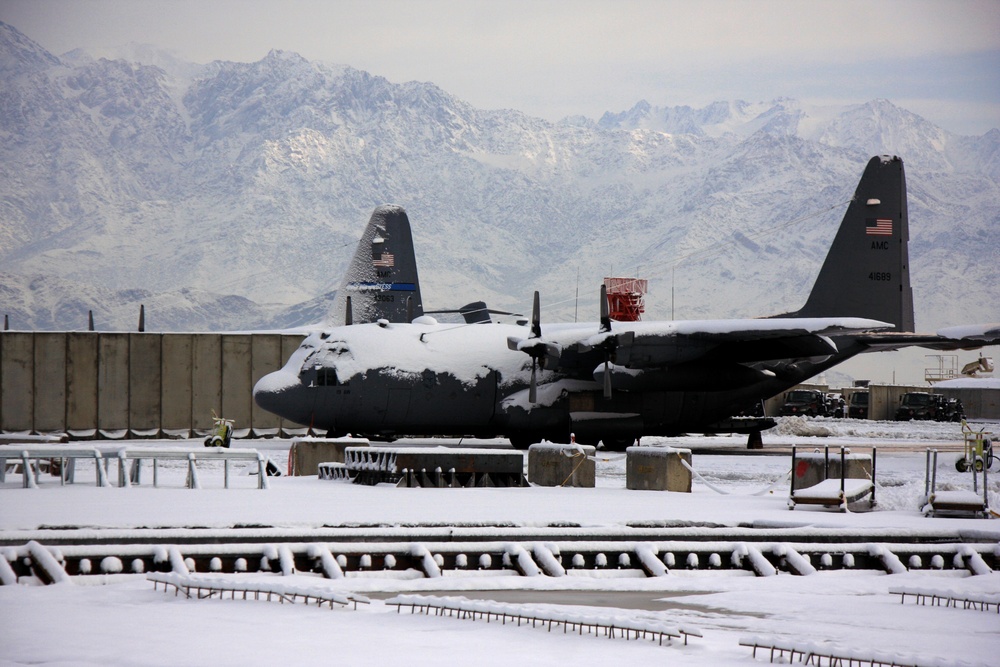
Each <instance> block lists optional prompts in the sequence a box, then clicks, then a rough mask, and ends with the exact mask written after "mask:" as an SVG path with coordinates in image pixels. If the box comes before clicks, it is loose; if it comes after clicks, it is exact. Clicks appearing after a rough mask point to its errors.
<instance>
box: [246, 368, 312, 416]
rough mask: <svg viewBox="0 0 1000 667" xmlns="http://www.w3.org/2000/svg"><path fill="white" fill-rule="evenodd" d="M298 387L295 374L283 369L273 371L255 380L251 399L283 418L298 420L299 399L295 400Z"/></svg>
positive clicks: (297, 379)
mask: <svg viewBox="0 0 1000 667" xmlns="http://www.w3.org/2000/svg"><path fill="white" fill-rule="evenodd" d="M300 387H301V383H300V382H299V378H298V377H297V376H295V375H293V374H291V373H288V372H286V371H283V370H281V371H275V372H274V373H268V374H267V375H265V376H264V377H262V378H261V379H260V380H258V381H257V384H256V385H254V388H253V400H254V402H255V403H257V405H258V406H259V407H261V408H263V409H264V410H267V411H268V412H272V413H274V414H276V415H278V416H279V417H282V418H283V419H289V420H291V421H300V420H299V419H297V418H296V417H297V416H298V414H297V413H298V412H301V408H298V404H299V403H300V401H296V400H295V395H296V394H297V393H299V392H298V390H299V389H300ZM297 408H298V409H297Z"/></svg>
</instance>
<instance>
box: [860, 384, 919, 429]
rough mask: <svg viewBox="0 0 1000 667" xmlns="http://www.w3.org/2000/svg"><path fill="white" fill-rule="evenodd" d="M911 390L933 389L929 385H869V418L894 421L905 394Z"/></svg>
mask: <svg viewBox="0 0 1000 667" xmlns="http://www.w3.org/2000/svg"><path fill="white" fill-rule="evenodd" d="M911 391H927V392H929V391H932V388H931V387H928V386H927V385H910V386H906V385H888V384H872V385H869V386H868V418H869V419H879V420H882V421H892V420H893V419H895V418H896V409H897V408H898V407H899V402H900V401H901V400H903V394H907V393H909V392H911Z"/></svg>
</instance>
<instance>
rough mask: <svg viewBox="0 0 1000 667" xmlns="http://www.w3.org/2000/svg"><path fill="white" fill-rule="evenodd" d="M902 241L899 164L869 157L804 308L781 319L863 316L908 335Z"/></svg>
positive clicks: (909, 295)
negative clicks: (886, 324) (879, 321)
mask: <svg viewBox="0 0 1000 667" xmlns="http://www.w3.org/2000/svg"><path fill="white" fill-rule="evenodd" d="M908 240H909V221H908V218H907V212H906V176H905V174H904V173H903V161H902V160H901V159H900V158H898V157H895V156H892V157H890V156H880V157H873V158H872V159H871V160H870V161H869V162H868V166H867V167H866V168H865V173H864V174H863V175H862V177H861V181H860V183H858V189H857V190H856V191H855V193H854V199H853V201H852V202H851V204H850V206H848V208H847V213H846V214H845V215H844V220H843V222H841V223H840V230H839V231H838V232H837V236H836V238H835V239H834V240H833V245H832V246H831V247H830V251H829V253H827V256H826V261H825V262H824V263H823V267H822V268H821V269H820V272H819V276H818V277H817V278H816V282H815V284H814V285H813V288H812V292H810V294H809V298H808V300H807V301H806V305H805V306H803V307H802V308H801V309H800V310H799V311H797V312H795V313H788V314H787V315H784V317H865V318H870V319H874V320H881V321H883V322H890V323H892V324H894V325H896V331H913V292H912V290H911V288H910V267H909V264H910V262H909V252H908V250H907V242H908Z"/></svg>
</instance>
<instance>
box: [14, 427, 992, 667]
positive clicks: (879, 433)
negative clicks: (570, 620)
mask: <svg viewBox="0 0 1000 667" xmlns="http://www.w3.org/2000/svg"><path fill="white" fill-rule="evenodd" d="M986 426H987V427H988V428H989V429H992V430H994V431H1000V425H997V424H993V425H986ZM977 427H978V426H977ZM744 442H745V439H744V437H742V436H734V437H728V436H715V437H703V436H697V437H688V438H671V439H665V438H663V439H660V438H649V439H644V440H643V445H662V444H669V445H673V446H679V447H687V448H691V449H693V450H694V452H695V453H694V457H693V463H694V468H695V469H696V471H697V473H698V476H696V478H695V481H694V484H693V491H692V493H690V494H680V493H668V492H656V491H630V490H627V489H625V488H624V487H625V461H624V455H623V454H614V453H610V454H602V453H601V452H598V459H599V460H598V462H597V488H594V489H572V488H541V487H532V488H523V489H396V488H395V487H391V486H376V487H361V486H353V485H349V484H343V483H338V482H324V481H321V480H318V479H316V478H315V477H299V478H287V477H282V478H272V479H271V480H270V481H271V488H270V489H268V490H257V489H256V488H255V484H254V483H253V480H252V478H250V477H248V476H245V475H244V476H240V477H234V479H236V483H235V484H234V486H235V487H236V488H232V489H230V490H224V489H222V468H221V464H210V465H209V464H206V465H204V466H203V467H202V468H201V472H200V476H201V486H202V488H201V489H198V490H191V489H186V488H183V484H184V478H185V474H186V470H185V469H184V468H183V467H182V466H178V467H176V468H171V467H169V466H167V467H165V468H164V469H162V470H161V471H160V473H161V476H160V483H161V485H162V486H161V488H156V489H154V488H151V487H150V486H148V482H147V484H146V485H144V486H142V487H133V488H130V489H119V488H95V487H94V486H93V479H94V476H93V472H92V470H91V473H90V474H89V475H88V474H86V472H85V469H84V468H81V469H80V470H78V472H77V483H76V484H75V485H73V486H66V487H61V486H60V485H59V482H58V479H57V478H49V479H50V480H51V481H45V483H43V484H42V487H41V488H40V489H37V490H33V489H22V488H21V482H20V475H19V474H8V476H7V481H6V482H5V483H4V484H3V485H2V487H0V534H2V535H3V536H4V537H6V538H13V539H15V540H20V539H21V538H23V539H24V541H27V540H28V539H39V540H40V541H43V542H44V539H43V538H42V537H40V535H44V534H45V532H47V530H48V529H43V530H40V529H41V528H42V527H50V528H51V527H54V526H58V527H74V528H73V531H74V532H78V534H80V535H81V536H84V535H88V534H90V533H92V532H102V533H107V534H128V533H129V532H133V531H135V530H136V529H138V528H154V529H157V530H161V529H168V528H173V529H174V530H182V531H183V530H185V529H191V528H190V527H194V526H201V527H214V528H219V529H222V528H229V527H232V526H236V525H254V526H271V527H272V528H270V529H261V530H271V531H281V530H283V529H295V530H298V531H303V530H304V531H308V530H310V529H313V528H319V527H321V526H359V525H370V524H379V525H384V526H393V525H400V524H429V523H433V524H437V525H440V524H442V523H445V524H477V525H482V524H490V523H503V524H508V525H509V524H513V525H524V526H548V525H550V524H567V523H576V524H579V525H582V526H592V527H594V529H595V530H614V529H615V528H616V527H620V526H623V525H624V524H626V523H630V522H652V521H657V522H676V523H678V524H681V523H684V522H695V523H697V522H704V523H711V524H718V525H722V526H735V525H739V524H749V525H758V526H768V525H771V526H776V525H780V526H793V525H794V526H800V527H801V529H802V530H809V529H810V527H825V528H834V527H840V528H845V529H865V530H875V531H884V533H885V534H887V535H888V534H894V535H898V534H899V533H906V532H912V531H926V530H942V531H947V530H963V531H964V530H975V531H977V532H979V533H980V534H982V535H983V536H984V539H985V540H986V541H990V542H997V543H998V545H1000V522H998V521H995V520H993V521H991V520H983V519H965V518H925V517H923V516H922V515H921V514H920V512H919V505H920V500H921V496H922V494H923V490H924V462H925V454H924V451H925V450H926V448H928V447H935V448H938V449H939V450H941V451H942V452H943V453H942V454H941V456H940V459H939V462H938V470H937V474H938V486H939V488H955V489H959V488H971V482H972V480H971V476H970V474H968V473H966V474H965V475H961V474H959V473H958V472H957V471H956V470H955V468H954V460H955V458H956V457H957V455H958V452H959V450H960V449H961V434H960V430H959V427H958V425H957V424H917V423H911V424H897V423H889V422H863V421H854V420H827V419H813V420H801V419H800V420H783V421H782V423H781V425H780V426H779V427H778V428H777V429H774V430H773V431H771V432H767V433H765V435H764V443H765V449H764V453H763V454H754V455H748V454H744V453H740V452H739V451H738V450H739V449H740V448H742V447H743V443H744ZM150 444H155V443H150V442H149V441H143V442H142V445H143V446H146V445H150ZM164 444H169V445H170V446H171V447H176V446H178V444H179V443H178V442H177V441H170V442H169V443H167V442H164ZM181 444H191V445H192V446H199V445H200V442H199V441H190V443H181ZM395 444H397V445H398V444H399V443H395ZM463 444H464V445H465V446H468V443H463ZM476 444H477V446H478V445H485V446H500V445H499V443H476ZM793 444H794V445H797V446H799V447H802V448H805V449H809V450H811V449H812V448H814V447H822V446H823V445H826V444H829V445H831V446H837V447H839V446H840V445H850V446H851V447H854V448H855V451H862V452H864V451H867V449H868V448H870V447H871V446H873V445H875V446H877V447H878V448H879V453H878V480H877V481H878V490H877V497H878V508H877V509H876V511H872V512H858V513H848V514H842V513H839V512H831V511H828V510H817V509H809V508H805V509H801V508H800V509H796V510H795V511H794V512H790V511H788V509H787V508H786V499H787V495H788V490H787V489H788V487H787V473H788V471H789V468H790V457H789V455H788V454H787V453H786V452H785V448H786V447H787V446H788V445H793ZM238 446H240V447H256V448H258V449H260V450H262V451H264V453H266V454H267V455H268V456H270V457H271V458H272V459H273V460H275V462H276V463H277V464H278V465H279V467H281V468H282V469H284V467H285V463H286V457H287V447H288V443H287V442H286V441H277V440H270V441H241V442H239V443H238ZM946 451H947V452H948V453H944V452H946ZM45 479H46V478H45V477H43V481H44V480H45ZM998 479H1000V472H998V473H997V475H996V477H992V476H991V479H990V482H989V489H990V499H991V506H993V507H994V508H997V507H1000V484H998V481H997V480H998ZM482 575H483V573H477V572H475V571H470V572H468V573H466V574H465V575H464V576H463V575H459V574H456V573H446V576H444V577H441V578H439V579H425V578H408V577H396V578H387V577H385V576H379V575H377V574H376V573H372V572H369V573H364V574H350V573H349V574H348V576H347V577H345V578H344V579H340V580H326V579H322V578H320V577H319V576H317V575H311V574H304V573H300V574H296V575H293V576H291V577H281V576H280V575H271V574H267V575H264V574H246V575H229V576H231V577H234V578H238V579H240V580H243V581H246V582H253V581H260V580H266V581H268V582H269V583H271V584H275V583H278V584H280V585H283V586H295V587H308V588H312V589H322V590H325V591H338V592H356V593H360V594H363V595H366V596H369V597H371V598H372V600H373V601H372V604H370V605H362V606H361V607H360V608H359V609H358V610H357V611H354V610H351V609H335V610H332V611H331V610H329V609H325V608H324V609H318V608H316V607H315V606H313V607H307V606H305V605H302V604H296V605H288V604H278V603H277V602H271V603H267V602H255V601H243V600H239V599H237V600H224V601H220V600H218V599H210V600H195V599H190V600H189V599H185V598H184V597H175V595H174V593H173V591H171V592H169V593H166V594H165V593H164V592H163V590H162V587H161V590H160V591H154V590H153V586H152V584H151V583H149V582H147V581H146V580H145V578H144V576H143V575H125V574H120V575H104V576H93V577H88V578H82V577H78V578H76V579H74V580H73V583H71V584H57V585H53V586H47V587H42V586H32V585H19V586H0V618H2V619H3V620H2V622H0V628H2V630H0V663H3V664H36V663H51V664H102V665H105V664H129V665H131V664H144V665H167V664H171V665H174V664H217V665H227V664H240V665H246V664H264V663H276V662H281V663H296V662H297V663H300V664H317V663H320V662H330V661H333V660H335V661H338V662H341V663H343V664H352V665H354V664H376V663H377V664H388V663H393V662H402V663H405V664H415V665H424V664H427V665H430V664H435V665H437V664H456V663H462V664H482V665H501V664H502V665H506V664H511V663H515V664H527V665H546V664H580V665H590V664H623V663H626V662H628V661H630V662H633V663H635V664H651V663H654V662H667V661H669V662H671V663H673V664H680V665H687V664H693V665H748V664H752V663H753V659H752V658H751V655H750V654H751V651H750V649H749V648H746V647H743V646H740V644H739V643H740V640H741V639H743V638H745V637H748V636H758V637H772V638H778V639H781V640H784V641H792V642H798V643H800V644H805V643H809V642H814V643H822V642H832V643H833V644H835V645H837V646H838V647H841V648H842V649H843V650H845V651H852V652H855V653H857V652H860V653H863V654H866V655H867V654H871V653H872V652H873V651H883V652H895V653H898V654H901V655H906V656H916V657H917V658H918V661H919V662H918V664H927V665H936V664H956V665H957V664H979V665H990V664H996V662H995V658H996V655H997V652H998V651H1000V616H998V615H997V612H996V611H995V607H994V608H993V609H994V611H990V612H982V611H976V610H971V609H962V608H961V607H959V608H946V607H930V606H919V605H915V604H913V603H912V602H910V601H908V602H907V603H906V604H900V599H899V596H898V595H890V594H889V590H890V589H896V588H898V587H905V586H920V587H921V588H924V589H932V590H952V591H955V592H957V593H964V594H982V593H985V592H992V593H1000V574H989V575H979V576H971V575H970V574H968V573H967V572H964V571H956V570H944V571H936V572H935V571H930V570H927V569H921V570H920V571H911V572H908V573H903V574H894V575H884V574H877V573H874V572H872V571H860V570H855V571H851V570H840V571H833V572H820V573H818V574H816V575H813V576H804V577H800V576H792V575H788V574H784V573H783V574H780V575H779V576H775V577H762V578H758V577H754V576H752V575H751V574H750V573H748V572H745V571H715V572H710V571H706V570H697V571H691V570H685V569H680V568H677V569H674V570H672V571H671V572H670V574H669V575H667V576H664V577H656V578H646V577H642V576H636V575H635V574H634V572H633V573H629V572H628V571H614V570H609V571H607V572H606V573H605V574H604V576H601V577H596V576H569V577H561V578H555V577H547V576H539V577H522V576H516V575H511V574H510V573H509V572H491V573H490V574H489V575H488V576H482ZM623 575H624V576H623ZM194 576H199V575H194ZM200 576H211V575H200ZM214 576H219V575H214ZM23 583H27V584H30V583H31V582H23ZM404 592H417V593H421V594H433V593H438V594H442V595H465V596H467V597H470V598H473V597H474V598H481V599H494V600H499V601H503V602H517V603H524V604H534V605H545V607H544V608H545V609H547V610H548V611H549V612H553V611H558V612H559V613H569V612H570V611H573V612H581V613H587V614H591V615H595V616H598V617H602V618H612V617H626V618H628V619H631V620H635V621H643V620H644V621H657V622H661V623H664V624H666V625H680V626H685V627H694V628H697V629H699V630H701V632H702V634H703V635H704V636H703V637H702V638H693V639H691V640H690V642H689V644H688V645H687V646H684V645H683V644H682V643H680V642H678V641H674V642H673V644H672V645H671V646H662V647H661V646H659V645H657V643H656V642H655V641H634V640H633V641H628V642H626V641H624V640H615V641H611V640H608V639H607V638H603V637H602V638H595V637H594V636H587V635H584V636H582V637H581V636H579V635H572V634H563V633H562V632H560V631H555V630H554V631H553V632H551V633H549V632H547V631H546V630H545V629H542V628H541V627H538V628H531V627H523V626H522V627H516V626H513V627H512V626H511V625H510V624H507V625H501V624H497V623H495V622H494V623H490V624H487V623H485V622H484V621H482V620H479V621H475V622H472V621H469V620H458V619H455V618H448V617H438V616H422V615H410V614H409V613H408V612H404V613H402V614H397V613H396V610H395V608H393V607H389V606H386V605H385V603H384V599H385V598H387V597H390V596H392V595H395V594H397V593H404ZM766 659H767V658H766V654H764V655H763V656H762V654H760V653H758V659H757V661H758V662H761V661H763V662H766Z"/></svg>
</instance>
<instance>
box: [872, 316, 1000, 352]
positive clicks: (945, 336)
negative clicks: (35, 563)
mask: <svg viewBox="0 0 1000 667" xmlns="http://www.w3.org/2000/svg"><path fill="white" fill-rule="evenodd" d="M858 342H860V343H863V344H864V345H867V346H868V347H869V348H872V349H873V350H878V351H888V350H898V349H901V348H904V347H923V348H927V349H929V350H974V349H976V348H980V347H985V346H987V345H1000V323H996V322H994V323H990V324H967V325H962V326H955V327H947V328H945V329H940V330H939V331H938V332H937V334H917V333H895V332H872V333H870V334H866V335H862V336H859V337H858Z"/></svg>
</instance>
